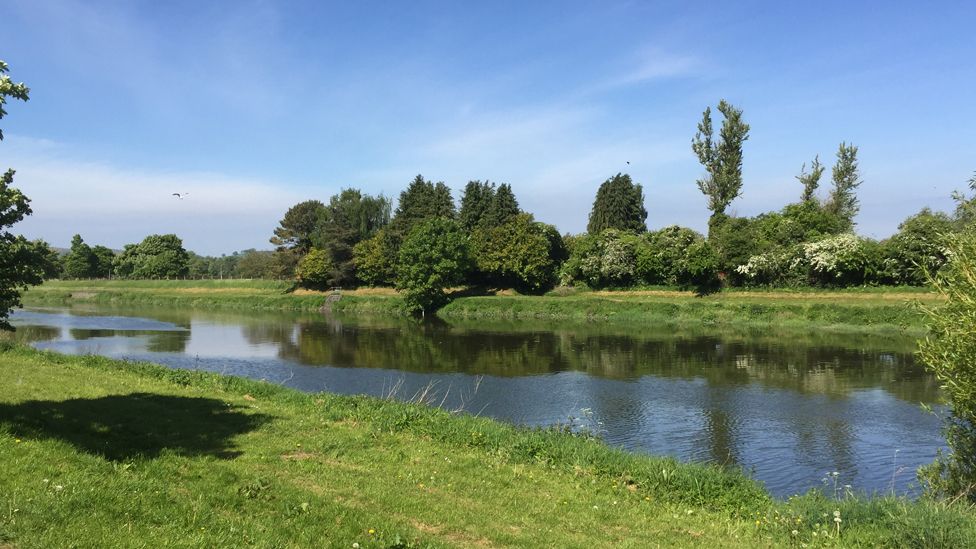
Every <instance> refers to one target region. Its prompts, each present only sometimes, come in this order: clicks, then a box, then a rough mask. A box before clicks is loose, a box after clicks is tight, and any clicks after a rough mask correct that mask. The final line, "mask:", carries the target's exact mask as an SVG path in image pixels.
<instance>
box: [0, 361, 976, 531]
mask: <svg viewBox="0 0 976 549" xmlns="http://www.w3.org/2000/svg"><path fill="white" fill-rule="evenodd" d="M0 464H2V473H0V547H23V548H27V547H45V548H48V547H71V546H74V547H106V546H110V547H116V546H118V547H240V546H255V547H323V546H325V547H356V546H358V547H406V546H432V547H609V546H624V547H719V546H722V547H765V546H784V547H798V546H800V544H801V543H802V544H806V545H807V546H867V547H874V546H891V547H904V546H918V547H933V546H944V547H954V546H964V545H965V543H967V542H968V541H971V540H976V526H974V524H976V522H974V520H973V515H972V514H971V512H970V511H968V510H965V509H962V508H961V507H960V506H954V507H951V508H946V507H944V506H942V505H939V504H930V503H911V502H907V501H904V500H900V499H894V498H882V499H871V500H859V499H854V498H848V499H845V500H843V501H834V500H830V499H827V498H824V497H822V496H819V495H815V494H811V495H807V496H803V497H800V498H796V499H794V500H791V501H789V502H777V501H774V500H772V499H771V498H769V497H768V495H767V494H766V493H765V491H763V490H762V489H761V487H759V486H758V485H757V484H755V483H754V482H752V481H751V480H749V479H747V478H745V477H744V476H743V475H741V474H738V473H734V472H725V471H722V470H719V469H717V468H713V467H705V466H697V465H686V464H679V463H676V462H675V461H673V460H670V459H661V458H653V457H648V456H639V455H634V454H629V453H626V452H622V451H617V450H613V449H610V448H607V447H606V446H604V445H603V444H602V443H600V442H599V441H597V440H594V439H591V438H587V437H581V436H573V435H570V434H567V433H565V432H562V433H560V432H554V431H537V430H536V431H530V430H525V429H518V428H514V427H511V426H508V425H505V424H502V423H498V422H494V421H490V420H487V419H481V418H475V417H471V416H467V415H460V416H457V415H452V414H449V413H447V412H443V411H440V410H436V409H432V408H427V407H424V406H421V405H412V404H402V403H396V402H391V401H384V400H377V399H371V398H366V397H343V396H335V395H328V394H314V395H313V394H304V393H299V392H296V391H292V390H288V389H283V388H280V387H277V386H275V385H271V384H267V383H261V382H256V381H249V380H243V379H239V378H233V377H226V376H218V375H214V374H205V373H199V372H189V371H180V370H169V369H166V368H163V367H161V366H154V365H148V364H132V363H125V362H119V361H113V360H109V359H104V358H99V357H68V356H63V355H57V354H52V353H42V352H38V351H34V350H30V349H25V348H22V347H16V346H6V347H4V348H3V349H2V350H0ZM834 511H837V513H838V514H839V516H840V517H841V518H842V522H840V523H835V522H833V520H832V518H833V516H834Z"/></svg>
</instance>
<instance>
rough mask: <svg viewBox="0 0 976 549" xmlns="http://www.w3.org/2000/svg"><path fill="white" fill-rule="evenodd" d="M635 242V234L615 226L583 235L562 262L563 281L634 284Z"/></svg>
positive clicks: (619, 284) (595, 286) (611, 284)
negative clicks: (566, 259)
mask: <svg viewBox="0 0 976 549" xmlns="http://www.w3.org/2000/svg"><path fill="white" fill-rule="evenodd" d="M636 241H637V237H636V236H635V235H633V234H631V233H629V232H626V231H618V230H615V229H607V230H606V231H603V232H602V233H600V234H599V235H586V236H584V237H581V238H580V239H579V241H578V242H577V243H575V245H574V246H573V248H572V250H571V252H570V257H569V260H568V261H566V263H565V264H564V265H563V269H562V275H561V280H562V283H563V284H571V283H573V282H585V283H586V284H587V285H589V286H590V287H593V288H599V287H604V286H625V285H629V284H632V283H633V282H634V266H635V264H636V260H635V257H634V249H635V245H636Z"/></svg>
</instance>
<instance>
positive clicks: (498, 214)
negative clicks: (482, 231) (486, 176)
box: [484, 183, 522, 227]
mask: <svg viewBox="0 0 976 549" xmlns="http://www.w3.org/2000/svg"><path fill="white" fill-rule="evenodd" d="M521 211H522V210H520V209H519V205H518V200H516V199H515V193H513V192H512V186H511V185H509V184H508V183H502V184H501V185H499V186H498V191H496V192H495V197H494V199H493V200H492V201H491V209H490V210H488V214H487V215H486V216H485V220H484V221H485V223H484V224H485V225H486V226H488V227H500V226H502V225H504V224H505V223H507V222H508V221H509V220H511V219H512V218H513V217H515V216H517V215H518V214H519V213H521Z"/></svg>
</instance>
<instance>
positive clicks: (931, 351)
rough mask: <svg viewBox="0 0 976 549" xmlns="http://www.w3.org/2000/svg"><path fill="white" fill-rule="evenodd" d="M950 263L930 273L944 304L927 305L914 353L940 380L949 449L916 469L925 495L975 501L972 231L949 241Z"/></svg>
mask: <svg viewBox="0 0 976 549" xmlns="http://www.w3.org/2000/svg"><path fill="white" fill-rule="evenodd" d="M947 252H948V256H949V257H950V260H949V262H948V263H947V264H946V266H945V267H944V268H943V270H942V271H941V272H940V273H939V275H938V276H935V277H932V278H931V282H932V284H933V286H934V287H935V289H936V290H937V291H938V292H939V293H940V294H941V295H942V296H943V297H945V300H946V301H945V305H943V306H941V307H938V308H933V309H927V310H926V312H927V313H928V325H929V330H930V335H929V336H928V337H926V338H925V339H924V340H923V341H922V342H921V344H920V345H919V357H920V359H921V360H922V362H923V363H924V364H925V365H926V366H927V367H928V369H929V370H931V371H932V372H933V373H934V374H935V376H936V378H937V379H938V380H939V381H940V382H941V383H942V390H943V392H944V395H945V399H946V403H947V404H948V415H947V416H946V418H945V435H946V444H947V445H948V447H949V451H948V453H945V454H943V453H941V452H940V454H939V457H938V458H937V459H936V461H935V462H934V463H933V464H931V465H929V466H926V467H924V468H922V469H921V470H920V471H919V478H920V479H921V480H922V481H923V482H924V483H925V484H926V486H927V489H928V491H929V493H930V494H932V495H935V496H942V497H967V498H968V499H969V501H971V502H976V337H974V334H973V329H974V327H976V234H973V233H971V232H968V233H965V234H962V235H958V236H955V237H953V238H951V239H950V240H949V241H948V246H947Z"/></svg>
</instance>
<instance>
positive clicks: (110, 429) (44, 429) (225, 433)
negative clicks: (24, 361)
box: [0, 393, 271, 461]
mask: <svg viewBox="0 0 976 549" xmlns="http://www.w3.org/2000/svg"><path fill="white" fill-rule="evenodd" d="M270 420H271V416H267V415H264V414H249V413H244V412H243V411H241V409H240V407H238V406H232V405H229V404H227V403H226V402H223V401H220V400H215V399H211V398H191V397H180V396H170V395H157V394H152V393H131V394H127V395H111V396H105V397H101V398H79V399H71V400H57V401H51V400H32V401H28V402H22V403H20V404H0V426H2V427H5V428H6V429H8V430H10V432H11V434H13V435H14V436H17V437H19V438H23V439H32V438H33V439H43V438H47V439H60V440H63V441H65V442H68V443H70V444H73V445H74V446H75V447H77V448H78V449H79V450H81V451H83V452H88V453H90V454H94V455H98V456H102V457H104V458H106V459H109V460H113V461H124V460H128V459H132V458H136V457H141V458H155V457H158V456H159V455H160V454H161V453H163V452H164V451H169V452H173V453H176V454H179V455H184V456H204V455H209V456H216V457H219V458H222V459H233V458H235V457H237V456H238V455H240V453H241V452H239V451H237V450H235V447H234V444H233V441H232V439H233V437H235V436H237V435H241V434H244V433H247V432H250V431H253V430H255V429H258V428H259V427H261V426H262V425H264V424H266V423H267V422H268V421H270Z"/></svg>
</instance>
